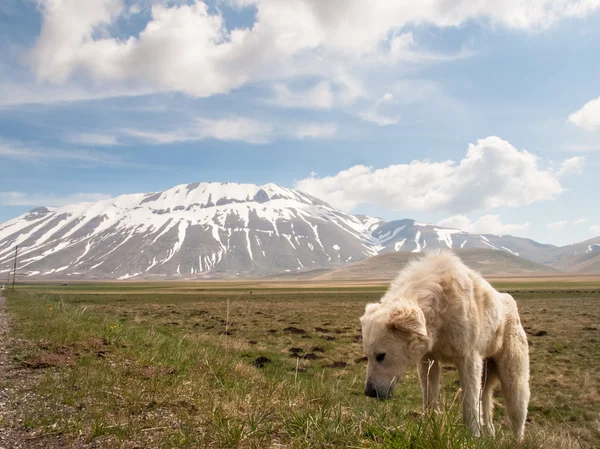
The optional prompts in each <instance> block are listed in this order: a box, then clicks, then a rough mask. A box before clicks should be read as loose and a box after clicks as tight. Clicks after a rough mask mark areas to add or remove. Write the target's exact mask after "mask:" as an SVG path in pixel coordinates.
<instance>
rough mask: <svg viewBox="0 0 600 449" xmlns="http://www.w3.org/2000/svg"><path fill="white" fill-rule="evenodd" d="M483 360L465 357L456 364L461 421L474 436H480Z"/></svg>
mask: <svg viewBox="0 0 600 449" xmlns="http://www.w3.org/2000/svg"><path fill="white" fill-rule="evenodd" d="M482 370H483V360H482V358H481V357H480V356H479V355H478V354H473V355H471V356H468V357H465V358H464V359H463V360H461V361H460V363H459V364H458V373H459V375H460V388H462V390H463V420H464V423H465V425H466V426H467V427H469V428H470V429H471V430H472V432H473V435H474V436H479V435H480V434H481V430H480V424H481V401H480V394H481V374H482Z"/></svg>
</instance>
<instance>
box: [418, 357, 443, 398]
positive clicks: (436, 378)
mask: <svg viewBox="0 0 600 449" xmlns="http://www.w3.org/2000/svg"><path fill="white" fill-rule="evenodd" d="M417 370H418V371H419V379H420V381H421V393H422V394H423V409H424V410H427V409H428V408H429V407H435V406H436V405H437V400H438V396H439V394H440V373H441V367H440V362H438V361H437V360H435V359H433V358H429V357H427V356H425V357H424V358H423V360H421V361H420V362H419V364H418V365H417Z"/></svg>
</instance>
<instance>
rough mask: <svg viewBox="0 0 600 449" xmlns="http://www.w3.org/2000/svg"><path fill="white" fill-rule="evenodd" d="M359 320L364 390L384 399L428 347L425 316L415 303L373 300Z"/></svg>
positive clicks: (429, 343) (429, 346)
mask: <svg viewBox="0 0 600 449" xmlns="http://www.w3.org/2000/svg"><path fill="white" fill-rule="evenodd" d="M360 322H361V324H362V336H363V344H364V349H365V354H366V356H367V359H368V366H367V380H366V383H365V394H366V395H367V396H370V397H376V398H380V399H387V398H389V397H390V396H391V394H392V391H393V389H394V387H395V386H396V384H397V383H398V382H399V381H400V380H402V378H403V377H404V374H405V373H406V370H407V368H408V367H409V366H410V365H415V364H416V363H417V362H418V361H419V360H420V358H421V357H422V356H423V355H424V354H425V353H426V352H427V351H429V350H430V349H431V339H430V338H429V336H428V335H427V328H426V326H425V316H424V315H423V311H422V310H421V309H420V308H419V307H418V306H414V305H403V304H400V303H397V302H393V303H386V304H381V303H374V304H367V307H366V309H365V314H364V315H363V316H362V317H361V319H360Z"/></svg>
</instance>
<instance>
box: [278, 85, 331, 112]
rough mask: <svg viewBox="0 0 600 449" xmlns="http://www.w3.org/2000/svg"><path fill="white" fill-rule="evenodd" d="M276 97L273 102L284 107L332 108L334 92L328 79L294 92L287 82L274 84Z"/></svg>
mask: <svg viewBox="0 0 600 449" xmlns="http://www.w3.org/2000/svg"><path fill="white" fill-rule="evenodd" d="M273 90H274V92H275V98H274V99H273V100H272V101H271V102H272V103H274V104H276V105H278V106H281V107H284V108H312V109H331V108H332V107H333V103H334V94H333V92H332V90H331V84H330V83H329V82H328V81H321V82H320V83H318V84H317V85H316V86H314V87H313V88H312V89H309V90H307V91H300V92H293V91H291V90H290V89H289V88H288V87H287V86H286V85H285V84H279V83H277V84H275V85H274V86H273Z"/></svg>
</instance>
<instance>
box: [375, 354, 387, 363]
mask: <svg viewBox="0 0 600 449" xmlns="http://www.w3.org/2000/svg"><path fill="white" fill-rule="evenodd" d="M383 359H385V352H382V353H380V354H375V360H377V361H378V362H379V363H381V362H383Z"/></svg>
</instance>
